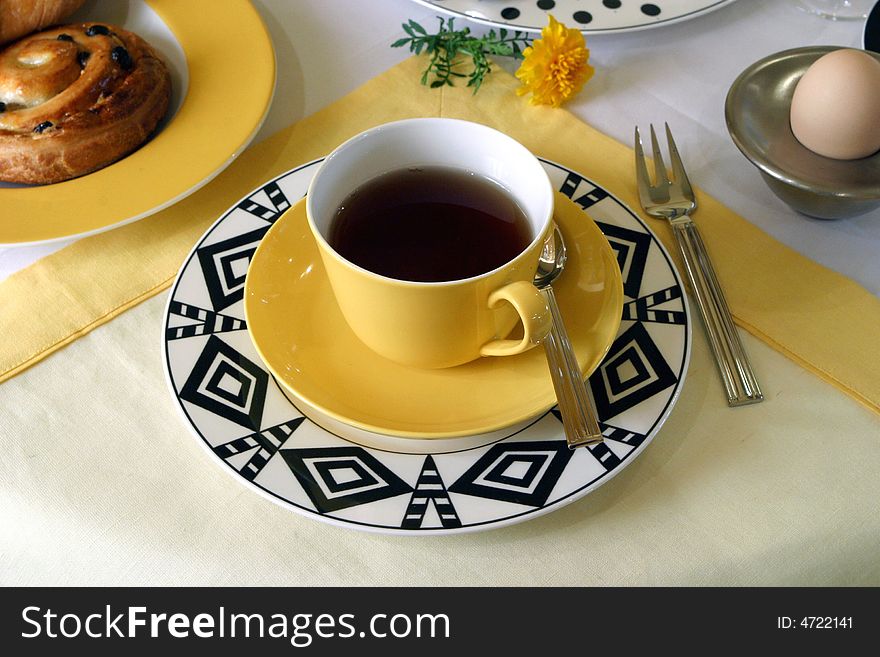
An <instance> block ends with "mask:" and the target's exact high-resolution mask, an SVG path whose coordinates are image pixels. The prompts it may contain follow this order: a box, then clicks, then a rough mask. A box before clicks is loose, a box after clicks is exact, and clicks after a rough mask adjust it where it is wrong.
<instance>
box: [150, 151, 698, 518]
mask: <svg viewBox="0 0 880 657" xmlns="http://www.w3.org/2000/svg"><path fill="white" fill-rule="evenodd" d="M320 162H321V161H320V160H318V161H315V162H311V163H309V164H306V165H303V166H301V167H298V168H296V169H293V170H291V171H288V172H287V173H285V174H282V175H281V176H279V177H278V178H276V179H274V180H272V181H270V182H267V183H266V184H265V185H264V186H263V187H261V188H260V189H258V190H256V191H254V192H253V193H252V194H250V195H249V196H247V197H246V198H244V199H243V200H242V201H240V202H239V203H238V204H236V205H235V206H234V207H232V208H230V209H229V210H228V211H227V212H226V213H225V214H224V215H223V216H222V217H220V219H218V220H217V222H216V223H215V224H214V225H213V226H212V227H211V228H210V229H209V230H208V231H207V233H205V235H204V236H203V237H202V239H201V240H200V241H199V243H198V244H196V246H195V248H194V249H193V251H192V252H191V253H190V255H189V257H188V258H187V259H186V261H185V262H184V265H183V267H182V268H181V271H180V273H179V274H178V277H177V280H176V281H175V283H174V286H173V288H172V290H171V293H170V295H169V299H168V306H167V309H166V316H165V326H164V337H163V340H164V353H165V368H166V375H167V378H168V383H169V387H170V390H171V394H172V395H173V397H174V399H175V400H176V402H177V405H178V407H179V408H180V411H181V413H182V416H183V419H184V422H185V423H186V425H187V426H188V427H189V428H190V429H191V430H192V432H193V433H194V434H195V436H196V437H197V439H198V440H199V442H200V443H201V444H202V445H203V446H204V447H205V448H206V449H207V450H208V452H209V453H210V454H211V455H212V456H213V459H214V461H215V462H216V463H217V464H218V465H220V467H222V468H223V469H224V470H226V471H227V472H229V473H230V474H231V475H232V476H233V477H234V478H235V479H237V480H238V481H239V482H241V483H243V484H245V485H247V486H249V487H250V488H252V489H253V490H255V491H257V492H259V493H261V494H262V495H264V496H266V497H267V498H268V499H270V500H272V501H274V502H277V503H279V504H281V505H282V506H285V507H287V508H289V509H292V510H294V511H297V512H299V513H302V514H305V515H307V516H310V517H312V518H315V519H318V520H323V521H326V522H329V523H332V524H335V525H341V526H345V527H350V528H354V529H361V530H367V531H377V532H385V533H405V534H412V533H423V534H424V533H429V534H449V533H459V532H468V531H478V530H484V529H491V528H496V527H501V526H504V525H509V524H513V523H516V522H521V521H524V520H528V519H530V518H534V517H537V516H539V515H542V514H544V513H547V512H550V511H553V510H555V509H558V508H560V507H562V506H564V505H566V504H568V503H570V502H573V501H574V500H577V499H579V498H581V497H583V496H584V495H586V494H587V493H589V492H590V491H592V490H594V489H596V488H597V487H599V486H600V485H602V484H603V483H605V482H606V481H608V480H610V479H611V478H612V477H613V476H614V475H616V474H617V473H618V472H620V471H621V470H622V469H623V468H624V467H626V465H628V464H629V463H630V462H632V461H633V460H634V459H635V458H636V457H637V456H638V455H639V454H640V453H641V452H642V450H644V449H645V448H646V447H647V445H648V444H649V443H650V441H651V440H652V439H653V438H654V436H655V435H656V434H657V432H658V431H659V429H660V427H661V426H662V425H663V423H664V421H665V420H666V418H667V417H668V415H669V413H670V412H671V410H672V408H673V406H674V404H675V402H676V400H677V398H678V395H679V393H680V391H681V387H682V385H683V383H684V377H685V373H686V371H687V365H688V360H689V357H690V343H691V330H692V329H691V321H690V314H689V311H688V305H687V302H686V300H685V298H684V295H683V286H682V283H681V280H680V278H679V276H678V274H677V272H676V271H675V268H674V267H673V265H672V261H671V260H670V258H669V255H668V253H667V252H666V250H665V249H664V248H663V246H662V245H661V244H660V242H659V241H658V240H657V238H656V237H655V236H654V234H653V233H652V232H651V230H650V229H649V228H648V227H647V226H646V225H645V223H644V222H643V221H642V220H641V219H639V217H637V216H636V215H635V213H633V212H632V211H631V210H630V209H629V208H627V207H626V206H625V205H624V204H623V203H621V202H620V201H619V200H618V199H616V198H615V197H614V196H613V195H611V194H610V193H609V192H607V191H606V190H604V189H602V188H601V187H599V186H598V185H597V184H595V183H594V182H592V181H591V180H589V179H588V178H587V177H586V176H584V175H582V174H580V173H578V172H575V171H571V170H569V169H567V168H565V167H563V166H561V165H558V164H555V163H552V162H548V161H542V163H543V165H544V167H545V169H546V170H547V173H548V175H549V176H550V179H551V181H552V182H553V184H554V186H555V187H556V189H557V190H559V191H560V192H561V193H563V194H565V195H566V196H568V197H569V198H570V199H572V200H573V201H574V202H575V203H576V204H577V205H579V206H580V207H581V208H583V209H584V210H589V213H590V217H592V220H594V221H595V222H596V224H597V225H598V226H599V228H600V229H601V230H602V232H603V233H604V235H605V237H606V239H607V240H608V242H609V244H610V245H611V248H612V250H613V251H614V254H615V256H616V258H617V262H618V265H619V266H620V270H621V274H622V279H623V291H624V305H623V312H622V321H621V324H620V329H619V331H618V333H617V336H616V338H615V339H614V342H613V343H612V345H611V347H610V349H609V350H608V353H607V355H606V356H605V358H604V360H603V361H602V363H601V364H600V365H599V367H598V368H597V369H596V370H595V371H594V372H593V374H592V375H591V376H590V377H589V381H588V382H589V389H590V391H591V393H592V396H593V398H594V400H595V403H596V408H597V411H598V415H599V419H600V424H601V427H602V430H603V434H604V436H605V440H604V442H603V443H601V444H599V445H598V446H596V447H592V448H581V449H577V450H574V451H571V450H569V449H568V447H567V446H566V443H565V438H564V435H563V430H562V424H561V422H560V419H559V413H558V410H557V409H555V408H554V409H551V410H550V411H548V412H546V413H544V414H542V415H540V416H539V417H537V418H533V419H531V420H529V421H526V422H522V423H519V424H517V425H515V426H512V427H509V428H508V429H506V430H501V431H496V432H493V433H491V434H484V435H480V436H472V437H463V438H453V439H446V440H431V441H423V440H413V439H406V438H395V437H391V436H382V435H379V434H374V433H373V434H371V433H368V432H359V431H357V430H354V429H353V428H351V427H348V426H346V425H344V424H342V423H339V422H334V421H332V418H328V417H322V416H321V415H320V414H316V413H314V412H310V411H309V409H304V408H298V407H297V404H296V403H295V402H294V401H292V399H291V398H289V397H288V396H286V395H285V394H284V391H283V388H282V387H281V386H280V385H279V384H278V382H277V381H276V380H275V379H274V378H273V377H272V375H271V373H270V372H269V370H268V368H267V367H266V366H265V365H264V364H263V363H262V361H261V360H260V357H259V355H258V354H257V351H256V349H255V347H254V344H253V342H252V340H251V337H250V334H249V333H248V330H247V325H246V321H245V317H244V308H243V305H244V304H243V297H244V281H245V274H246V272H247V268H248V265H249V263H250V260H251V257H252V256H253V254H254V252H255V251H256V248H257V246H258V245H259V243H260V241H261V239H262V238H263V236H264V235H265V234H266V233H267V232H268V230H269V228H271V226H272V225H273V223H274V222H275V221H276V220H277V219H278V218H279V217H280V216H281V214H282V213H284V211H285V210H287V209H288V208H290V207H291V205H292V204H294V203H295V202H296V201H298V200H299V199H301V198H302V197H303V196H304V195H305V193H306V189H307V188H308V184H309V181H310V180H311V178H312V176H313V175H314V173H315V171H316V169H317V167H318V165H319V164H320ZM590 217H587V216H586V214H584V215H583V220H584V221H591V218H590ZM303 312H304V313H308V312H310V309H309V308H303ZM315 321H316V322H319V321H320V317H316V318H315ZM306 413H307V414H306Z"/></svg>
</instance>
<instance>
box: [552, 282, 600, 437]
mask: <svg viewBox="0 0 880 657" xmlns="http://www.w3.org/2000/svg"><path fill="white" fill-rule="evenodd" d="M541 292H543V294H544V296H545V297H546V299H547V305H548V306H549V308H550V314H551V316H552V318H553V324H552V327H551V329H550V333H549V334H548V335H547V337H546V338H545V339H544V351H545V352H546V353H547V364H548V365H549V366H550V378H551V379H552V380H553V388H554V389H555V390H556V399H557V401H558V402H559V411H560V413H561V414H562V426H563V428H564V429H565V440H566V442H567V443H568V447H569V448H570V449H574V448H576V447H587V446H590V445H596V444H598V443H600V442H602V431H601V430H600V429H599V422H598V421H597V420H596V411H595V410H594V409H593V403H592V400H591V399H590V396H589V394H588V393H587V387H586V385H584V377H583V376H582V374H581V371H580V368H579V367H578V364H577V359H576V358H575V356H574V349H573V348H572V346H571V341H570V340H569V339H568V333H567V332H566V331H565V325H564V324H563V323H562V315H561V314H560V312H559V305H558V304H557V303H556V295H555V294H554V293H553V288H552V287H551V286H549V285H548V286H547V287H545V288H543V289H542V290H541Z"/></svg>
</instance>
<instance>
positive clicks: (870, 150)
mask: <svg viewBox="0 0 880 657" xmlns="http://www.w3.org/2000/svg"><path fill="white" fill-rule="evenodd" d="M791 130H792V132H793V133H794V136H795V137H797V139H798V141H800V142H801V143H802V144H803V145H804V146H806V147H807V148H809V149H810V150H811V151H814V152H816V153H818V154H819V155H824V156H825V157H830V158H834V159H837V160H855V159H858V158H862V157H867V156H869V155H873V154H874V153H876V152H877V151H878V150H880V61H878V60H877V59H875V58H874V57H872V56H871V55H869V54H868V53H866V52H864V51H862V50H853V49H848V48H846V49H841V50H835V51H833V52H830V53H828V54H827V55H823V56H822V57H820V58H819V59H817V60H816V61H815V62H813V64H812V65H811V66H810V68H808V69H807V72H806V73H804V75H803V76H802V77H801V79H800V80H799V81H798V83H797V87H796V88H795V90H794V96H793V97H792V99H791Z"/></svg>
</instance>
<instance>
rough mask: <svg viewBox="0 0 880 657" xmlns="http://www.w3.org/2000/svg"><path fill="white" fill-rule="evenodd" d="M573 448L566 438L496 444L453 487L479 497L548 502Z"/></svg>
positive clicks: (451, 489) (532, 503)
mask: <svg viewBox="0 0 880 657" xmlns="http://www.w3.org/2000/svg"><path fill="white" fill-rule="evenodd" d="M571 456H572V452H571V450H569V449H568V447H567V446H566V444H565V442H564V441H559V440H554V441H545V440H541V441H523V442H510V443H498V444H497V445H493V446H492V447H491V448H490V449H489V450H488V451H487V452H486V453H485V454H484V455H483V456H481V457H480V458H479V460H477V462H476V463H474V464H473V465H472V466H471V467H470V468H469V469H468V470H467V472H465V473H464V474H463V475H462V476H461V477H459V479H458V480H456V482H455V483H454V484H452V486H450V487H449V490H450V491H451V492H453V493H462V494H464V495H472V496H475V497H484V498H488V499H492V500H502V501H505V502H515V503H517V504H526V505H528V506H534V507H540V506H544V504H546V502H547V498H548V497H549V496H550V493H551V492H553V487H554V486H555V485H556V482H557V481H559V477H561V476H562V472H563V471H564V470H565V466H566V465H568V462H569V460H570V459H571Z"/></svg>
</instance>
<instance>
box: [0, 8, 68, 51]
mask: <svg viewBox="0 0 880 657" xmlns="http://www.w3.org/2000/svg"><path fill="white" fill-rule="evenodd" d="M84 1H85V0H0V45H2V44H4V43H8V42H9V41H13V40H14V39H17V38H18V37H20V36H24V35H25V34H28V33H30V32H34V31H36V30H42V29H43V28H44V27H49V26H50V25H54V24H55V23H59V22H61V21H63V20H64V19H65V18H67V17H68V16H70V15H71V14H72V13H73V12H75V11H76V10H77V9H79V8H80V5H82V3H83V2H84Z"/></svg>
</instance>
